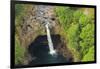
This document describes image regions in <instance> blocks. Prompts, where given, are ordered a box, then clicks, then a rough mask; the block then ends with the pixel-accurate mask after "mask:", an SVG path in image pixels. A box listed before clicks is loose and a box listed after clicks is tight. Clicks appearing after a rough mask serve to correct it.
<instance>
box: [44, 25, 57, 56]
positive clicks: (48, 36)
mask: <svg viewBox="0 0 100 69" xmlns="http://www.w3.org/2000/svg"><path fill="white" fill-rule="evenodd" d="M48 26H49V23H47V24H46V25H45V27H46V30H47V40H48V45H49V50H50V51H49V53H50V54H51V55H55V54H56V51H55V50H54V48H53V42H52V39H51V35H50V30H49V27H48Z"/></svg>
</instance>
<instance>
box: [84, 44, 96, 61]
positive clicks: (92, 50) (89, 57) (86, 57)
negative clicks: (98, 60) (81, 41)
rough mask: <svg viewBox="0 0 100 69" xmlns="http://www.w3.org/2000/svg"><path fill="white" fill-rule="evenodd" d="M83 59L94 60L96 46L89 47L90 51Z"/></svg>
mask: <svg viewBox="0 0 100 69" xmlns="http://www.w3.org/2000/svg"><path fill="white" fill-rule="evenodd" d="M82 61H94V46H92V47H91V48H89V51H88V53H87V54H86V55H85V56H84V57H83V59H82Z"/></svg>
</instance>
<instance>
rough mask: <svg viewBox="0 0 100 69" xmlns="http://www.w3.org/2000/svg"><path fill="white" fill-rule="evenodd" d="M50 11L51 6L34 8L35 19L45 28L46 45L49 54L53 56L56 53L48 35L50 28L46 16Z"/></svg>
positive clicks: (48, 17) (48, 18) (48, 19)
mask: <svg viewBox="0 0 100 69" xmlns="http://www.w3.org/2000/svg"><path fill="white" fill-rule="evenodd" d="M50 9H52V6H48V5H47V6H45V5H38V6H36V17H37V19H38V20H39V21H40V23H41V24H43V25H44V26H45V27H46V31H47V40H48V45H49V53H50V54H51V55H55V54H56V51H55V50H54V48H53V42H52V39H51V35H50V29H49V28H50V27H51V24H50V22H51V19H50V16H48V15H46V14H48V13H47V12H48V11H49V10H50Z"/></svg>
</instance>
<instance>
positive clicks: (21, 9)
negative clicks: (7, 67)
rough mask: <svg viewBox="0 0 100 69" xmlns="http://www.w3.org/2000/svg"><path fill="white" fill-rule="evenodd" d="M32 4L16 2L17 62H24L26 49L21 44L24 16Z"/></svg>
mask: <svg viewBox="0 0 100 69" xmlns="http://www.w3.org/2000/svg"><path fill="white" fill-rule="evenodd" d="M30 7H31V5H27V4H26V5H24V4H16V6H15V64H23V63H24V60H25V52H26V49H25V47H23V46H22V45H21V41H20V34H21V25H22V23H23V17H24V16H26V14H27V12H28V11H29V9H30Z"/></svg>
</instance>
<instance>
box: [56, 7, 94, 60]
mask: <svg viewBox="0 0 100 69" xmlns="http://www.w3.org/2000/svg"><path fill="white" fill-rule="evenodd" d="M83 10H84V9H83ZM83 10H81V9H79V8H75V9H73V7H57V8H56V15H57V17H58V19H59V22H60V25H61V26H62V27H63V28H64V29H63V31H64V33H66V36H64V37H65V38H67V40H68V44H67V45H68V47H69V48H70V49H71V50H72V52H73V54H74V59H77V60H76V61H78V60H85V61H89V59H88V58H87V59H86V57H87V56H89V55H93V54H94V53H93V52H91V51H94V49H91V47H92V46H93V47H94V16H93V15H92V14H94V13H93V12H92V13H91V16H90V15H86V14H84V11H83ZM89 10H90V9H89ZM92 11H93V10H92ZM89 14H90V13H89ZM91 59H94V58H92V57H91ZM91 59H90V61H91Z"/></svg>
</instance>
